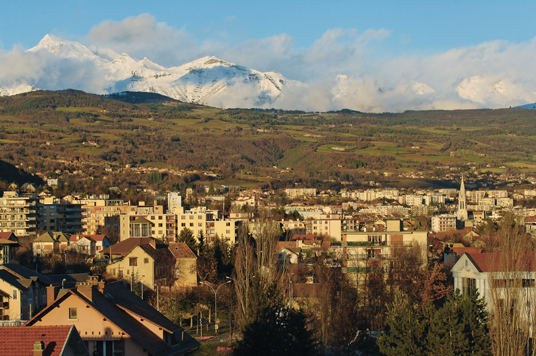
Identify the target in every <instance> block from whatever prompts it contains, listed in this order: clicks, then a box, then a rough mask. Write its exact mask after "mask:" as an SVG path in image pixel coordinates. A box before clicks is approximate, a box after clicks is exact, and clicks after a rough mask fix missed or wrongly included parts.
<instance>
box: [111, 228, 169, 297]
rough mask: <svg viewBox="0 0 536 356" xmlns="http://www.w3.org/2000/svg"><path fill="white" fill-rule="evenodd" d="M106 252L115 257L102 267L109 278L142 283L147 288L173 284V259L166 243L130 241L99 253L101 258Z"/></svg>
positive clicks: (149, 240)
mask: <svg viewBox="0 0 536 356" xmlns="http://www.w3.org/2000/svg"><path fill="white" fill-rule="evenodd" d="M140 240H141V241H140ZM143 240H145V241H143ZM127 250H128V252H126V251H127ZM125 252H126V253H125ZM110 253H111V254H112V257H113V256H117V257H118V258H115V259H112V261H114V262H113V263H110V264H109V265H107V266H106V272H107V273H109V274H110V275H112V276H116V277H119V278H124V279H125V280H127V281H129V282H130V283H143V285H144V286H145V287H146V288H150V289H154V287H155V285H157V284H158V285H169V284H171V283H173V281H174V270H175V257H174V256H173V254H172V253H171V251H170V250H169V248H168V246H167V245H166V244H161V243H157V241H156V240H155V239H137V238H130V239H128V240H124V241H121V242H120V243H118V244H115V245H112V246H110V247H109V248H108V249H106V250H103V254H105V255H106V254H110ZM118 259H119V260H118Z"/></svg>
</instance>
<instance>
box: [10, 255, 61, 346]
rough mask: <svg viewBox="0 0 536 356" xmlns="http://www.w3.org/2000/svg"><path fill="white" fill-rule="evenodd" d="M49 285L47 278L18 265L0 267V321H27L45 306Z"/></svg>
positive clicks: (11, 264)
mask: <svg viewBox="0 0 536 356" xmlns="http://www.w3.org/2000/svg"><path fill="white" fill-rule="evenodd" d="M50 283H51V281H50V279H49V278H48V277H47V276H44V275H42V274H40V273H37V272H34V271H32V270H30V269H28V268H26V267H23V266H20V265H18V264H15V263H7V264H4V265H2V266H0V305H1V308H0V319H1V320H3V321H6V320H28V319H29V318H30V317H31V316H32V315H33V314H35V312H36V311H39V310H41V309H42V308H43V307H45V306H46V303H47V297H46V286H48V285H50ZM34 341H35V340H34Z"/></svg>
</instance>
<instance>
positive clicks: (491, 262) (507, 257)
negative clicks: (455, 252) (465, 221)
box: [464, 251, 536, 272]
mask: <svg viewBox="0 0 536 356" xmlns="http://www.w3.org/2000/svg"><path fill="white" fill-rule="evenodd" d="M464 255H467V257H468V258H469V259H470V260H471V261H472V262H473V264H474V265H475V266H476V267H477V268H478V270H479V271H480V272H506V271H512V272H513V271H519V272H534V271H536V258H535V257H536V255H535V252H534V251H520V252H516V253H513V252H512V253H506V252H490V253H465V254H464Z"/></svg>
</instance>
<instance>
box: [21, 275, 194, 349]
mask: <svg viewBox="0 0 536 356" xmlns="http://www.w3.org/2000/svg"><path fill="white" fill-rule="evenodd" d="M58 324H60V325H69V326H75V327H76V329H77V330H78V332H79V334H80V337H81V339H82V340H83V341H84V343H85V345H86V347H87V348H88V350H89V352H90V354H91V355H96V354H99V355H129V356H130V355H134V356H136V355H152V356H159V355H162V356H163V355H166V356H167V355H169V356H171V355H184V354H185V352H186V351H188V350H190V349H192V348H194V347H197V346H199V343H198V342H197V341H196V340H195V339H193V338H192V337H191V336H190V335H188V334H187V333H186V332H184V330H183V329H182V328H181V327H179V326H177V325H175V324H174V323H172V322H171V321H169V320H168V319H167V318H166V317H165V316H163V315H162V314H161V313H159V312H158V311H157V310H155V309H154V308H152V307H151V306H150V305H149V304H147V303H146V302H144V301H143V300H141V299H140V298H138V297H137V296H136V295H135V294H133V293H132V292H130V291H129V290H128V289H127V288H126V287H125V286H124V285H123V283H121V282H117V283H111V284H108V285H106V286H105V285H104V283H103V282H99V283H88V284H79V285H77V286H76V287H75V288H69V289H64V290H62V293H59V294H58V296H57V297H56V299H55V300H54V301H53V302H51V303H50V304H49V305H48V306H47V307H46V308H45V309H43V310H42V311H41V312H39V313H38V314H36V315H35V316H34V317H33V318H32V319H31V320H29V321H28V323H27V324H26V325H27V327H31V326H46V327H50V326H54V325H58Z"/></svg>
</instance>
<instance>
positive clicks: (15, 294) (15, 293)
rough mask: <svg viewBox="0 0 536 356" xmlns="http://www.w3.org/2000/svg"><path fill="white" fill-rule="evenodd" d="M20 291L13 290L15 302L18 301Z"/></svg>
mask: <svg viewBox="0 0 536 356" xmlns="http://www.w3.org/2000/svg"><path fill="white" fill-rule="evenodd" d="M17 295H18V291H17V290H16V289H13V300H17Z"/></svg>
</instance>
